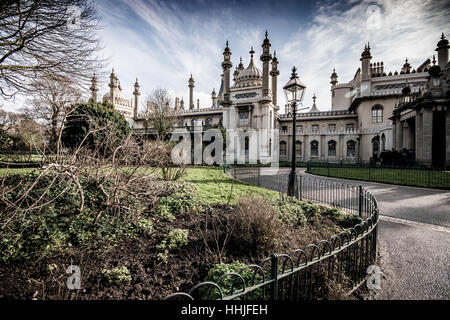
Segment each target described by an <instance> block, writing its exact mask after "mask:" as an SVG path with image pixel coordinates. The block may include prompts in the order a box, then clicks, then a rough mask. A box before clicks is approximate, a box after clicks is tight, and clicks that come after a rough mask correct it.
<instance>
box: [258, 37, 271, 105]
mask: <svg viewBox="0 0 450 320" xmlns="http://www.w3.org/2000/svg"><path fill="white" fill-rule="evenodd" d="M262 48H263V53H262V55H261V57H260V58H261V61H262V62H263V96H267V95H269V62H270V60H272V55H271V54H270V52H269V50H270V41H269V38H267V30H266V38H265V39H264V41H263V44H262Z"/></svg>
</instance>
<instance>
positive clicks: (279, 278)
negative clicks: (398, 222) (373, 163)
mask: <svg viewBox="0 0 450 320" xmlns="http://www.w3.org/2000/svg"><path fill="white" fill-rule="evenodd" d="M227 174H229V175H230V176H231V177H233V178H234V179H237V180H240V181H242V182H246V183H249V184H253V185H257V186H261V187H264V188H267V189H271V190H275V191H278V192H280V193H286V192H287V183H288V174H287V173H283V174H279V173H278V172H277V171H272V172H271V171H270V170H261V169H260V168H230V169H228V172H227ZM296 197H297V198H299V199H302V200H308V201H313V202H318V203H322V204H326V205H329V206H332V207H337V208H340V209H342V210H344V211H346V212H348V213H351V214H354V215H358V216H360V217H361V218H362V220H363V221H362V222H361V223H359V224H357V225H356V226H354V227H353V228H349V229H347V230H345V231H343V232H341V233H339V234H337V235H334V236H331V237H330V238H328V239H324V240H322V241H319V242H317V243H315V244H310V245H308V246H306V247H305V248H303V249H298V250H294V251H293V252H291V253H289V254H272V255H271V256H270V257H268V258H266V259H264V260H262V261H260V262H259V263H258V264H252V265H248V266H247V267H245V268H243V269H242V270H240V271H239V272H232V273H228V274H225V275H223V276H222V277H220V278H219V279H218V280H217V281H216V282H209V281H208V282H202V283H199V284H197V285H196V286H194V287H193V288H191V289H190V290H189V291H188V292H187V293H184V292H178V293H173V294H171V295H169V296H167V297H166V298H165V299H168V300H186V299H187V300H194V299H202V300H213V299H214V300H216V299H219V300H267V299H270V300H290V301H299V300H316V299H324V298H327V297H328V296H329V295H330V294H331V292H332V291H333V290H334V289H333V288H334V285H335V284H336V283H346V284H347V285H346V287H349V288H351V287H355V286H357V285H359V284H360V283H362V281H364V280H365V279H366V275H367V273H366V272H367V268H368V267H369V266H370V265H372V264H373V263H374V262H375V261H376V257H377V232H378V216H379V212H378V205H377V201H376V199H375V197H374V196H373V195H372V194H371V193H369V192H368V191H366V190H364V189H363V188H362V187H361V186H355V185H352V184H350V183H337V182H335V181H331V180H326V179H319V178H310V177H306V176H303V175H301V174H297V176H296Z"/></svg>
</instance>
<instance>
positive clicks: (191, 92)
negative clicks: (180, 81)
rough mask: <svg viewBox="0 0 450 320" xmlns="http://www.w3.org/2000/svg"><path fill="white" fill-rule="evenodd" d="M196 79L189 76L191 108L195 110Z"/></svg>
mask: <svg viewBox="0 0 450 320" xmlns="http://www.w3.org/2000/svg"><path fill="white" fill-rule="evenodd" d="M194 82H195V81H194V79H193V78H192V74H191V77H190V78H189V86H188V87H189V110H194V108H195V106H194Z"/></svg>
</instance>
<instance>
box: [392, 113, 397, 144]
mask: <svg viewBox="0 0 450 320" xmlns="http://www.w3.org/2000/svg"><path fill="white" fill-rule="evenodd" d="M392 148H393V149H397V120H393V121H392Z"/></svg>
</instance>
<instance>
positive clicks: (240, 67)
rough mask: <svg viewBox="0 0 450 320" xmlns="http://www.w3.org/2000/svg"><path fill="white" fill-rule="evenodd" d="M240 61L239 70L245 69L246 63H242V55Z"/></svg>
mask: <svg viewBox="0 0 450 320" xmlns="http://www.w3.org/2000/svg"><path fill="white" fill-rule="evenodd" d="M239 61H240V62H239V67H238V68H239V70H244V64H243V63H242V57H241V58H240V60H239Z"/></svg>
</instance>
